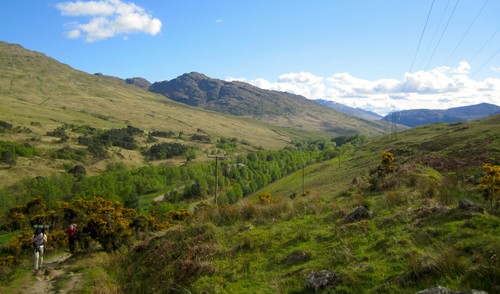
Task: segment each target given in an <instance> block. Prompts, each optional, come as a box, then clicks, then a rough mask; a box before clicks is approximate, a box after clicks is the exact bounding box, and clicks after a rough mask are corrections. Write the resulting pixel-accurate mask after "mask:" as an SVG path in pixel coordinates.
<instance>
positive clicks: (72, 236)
mask: <svg viewBox="0 0 500 294" xmlns="http://www.w3.org/2000/svg"><path fill="white" fill-rule="evenodd" d="M76 233H78V229H77V228H76V225H75V224H71V225H69V226H68V229H67V230H66V236H68V245H69V252H71V254H73V253H74V252H75V241H76V239H77V236H76Z"/></svg>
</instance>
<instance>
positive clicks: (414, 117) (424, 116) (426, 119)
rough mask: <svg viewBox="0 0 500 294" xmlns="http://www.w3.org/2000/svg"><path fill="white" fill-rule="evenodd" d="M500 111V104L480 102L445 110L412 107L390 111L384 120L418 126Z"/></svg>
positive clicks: (483, 116)
mask: <svg viewBox="0 0 500 294" xmlns="http://www.w3.org/2000/svg"><path fill="white" fill-rule="evenodd" d="M498 112H500V106H497V105H494V104H489V103H480V104H476V105H470V106H462V107H455V108H450V109H445V110H437V109H411V110H402V111H397V112H393V113H390V114H388V115H386V116H384V117H383V118H382V120H383V121H393V120H396V122H397V123H399V124H402V125H405V126H409V127H416V126H421V125H427V124H432V123H453V122H462V121H468V120H475V119H480V118H485V117H488V116H491V115H494V114H496V113H498Z"/></svg>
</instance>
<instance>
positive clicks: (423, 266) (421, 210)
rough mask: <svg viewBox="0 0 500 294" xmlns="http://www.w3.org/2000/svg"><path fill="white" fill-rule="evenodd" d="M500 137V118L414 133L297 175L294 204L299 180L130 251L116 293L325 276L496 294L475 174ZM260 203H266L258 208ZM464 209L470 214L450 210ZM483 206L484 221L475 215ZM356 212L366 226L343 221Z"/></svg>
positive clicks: (489, 221) (493, 214) (490, 236)
mask: <svg viewBox="0 0 500 294" xmlns="http://www.w3.org/2000/svg"><path fill="white" fill-rule="evenodd" d="M498 126H500V116H496V117H492V118H489V119H485V120H482V121H476V122H471V123H460V124H452V125H445V124H442V125H432V126H427V127H420V128H416V129H412V130H409V131H406V132H403V133H400V134H398V139H397V140H391V139H390V138H388V137H385V138H378V139H375V140H373V141H372V142H370V143H369V144H366V145H364V146H362V147H361V148H356V149H353V150H351V152H349V153H348V154H345V155H344V156H342V157H341V158H336V159H332V160H330V161H327V162H324V163H319V164H314V165H311V166H307V167H306V168H305V170H304V174H305V180H304V184H305V188H306V192H305V193H304V194H302V189H303V186H302V185H303V182H302V171H299V172H297V173H295V174H292V175H291V176H289V177H287V178H284V179H282V180H278V181H276V182H274V183H272V184H271V185H269V186H267V187H265V188H264V189H262V190H261V192H259V193H256V194H255V196H254V197H250V198H248V199H246V200H245V201H242V202H240V203H239V204H237V205H234V206H231V207H219V208H212V209H206V210H201V211H200V212H199V214H197V218H196V219H195V220H193V221H192V222H190V223H189V224H186V225H184V226H178V227H176V228H174V229H171V230H169V231H167V232H166V234H165V236H163V237H158V238H151V239H150V240H148V241H147V242H146V243H145V244H144V243H143V244H141V245H138V246H140V247H135V249H134V250H133V251H134V253H133V254H132V255H131V256H129V257H127V258H126V259H122V263H123V267H122V268H127V270H123V271H120V273H121V274H122V275H123V277H124V278H125V279H124V280H122V282H125V289H130V290H133V291H135V292H140V291H143V290H145V289H146V288H145V287H147V285H165V287H171V289H172V292H177V291H184V290H186V291H187V289H189V291H192V292H193V293H201V292H209V293H257V292H261V293H304V292H305V293H309V292H313V291H311V289H310V288H308V286H307V279H308V276H309V275H310V273H311V272H319V271H321V270H327V271H328V272H330V273H332V274H331V276H333V277H334V279H332V281H331V284H329V285H328V286H327V288H326V291H325V292H328V293H416V292H417V291H420V290H423V289H426V288H431V287H433V286H435V285H441V286H444V287H448V288H449V289H452V290H468V289H476V290H486V291H488V293H496V291H498V289H499V286H500V284H499V281H500V271H499V268H500V267H499V266H500V260H499V259H498V258H497V256H498V254H500V218H499V211H498V204H496V205H497V206H496V207H497V208H496V209H495V208H494V207H495V206H493V207H490V206H489V204H488V203H485V202H484V200H483V198H482V195H481V193H480V191H479V190H478V184H479V176H478V175H480V174H481V171H482V166H483V164H485V163H492V164H497V165H498V164H499V163H500V152H499V151H500V150H499V148H500V128H498ZM386 150H389V151H391V152H393V154H394V155H395V166H396V169H395V173H389V174H387V175H384V176H376V174H373V173H371V172H370V171H371V170H374V169H375V168H376V167H377V166H378V165H380V164H381V160H380V154H381V153H382V152H383V151H386ZM497 176H498V175H497ZM354 179H355V180H354ZM263 192H266V193H269V194H270V195H272V196H271V201H270V202H263V201H262V199H259V195H262V193H263ZM301 194H302V195H301ZM496 197H497V198H496V201H498V200H499V196H498V195H497V196H496ZM463 199H468V200H470V201H472V202H473V203H475V205H477V207H476V206H473V207H469V208H466V207H459V201H460V200H463ZM485 205H486V209H487V210H488V212H489V213H486V212H484V213H483V212H477V211H483V208H479V207H485ZM358 206H364V207H366V208H368V210H369V211H370V212H371V213H372V217H371V218H370V219H366V220H360V221H355V222H350V221H347V216H348V215H349V213H351V212H352V211H353V210H354V209H355V208H356V207H358ZM146 268H148V269H149V270H146ZM151 269H154V270H153V271H151ZM137 275H139V278H138V277H137ZM165 277H168V279H166V280H165ZM127 279H131V280H132V279H133V281H131V282H127ZM140 281H141V282H140Z"/></svg>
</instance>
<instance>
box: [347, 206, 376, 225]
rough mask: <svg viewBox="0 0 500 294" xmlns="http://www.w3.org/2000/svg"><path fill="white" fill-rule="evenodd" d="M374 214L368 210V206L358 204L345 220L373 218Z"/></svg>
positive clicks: (354, 220)
mask: <svg viewBox="0 0 500 294" xmlns="http://www.w3.org/2000/svg"><path fill="white" fill-rule="evenodd" d="M372 215H373V214H372V213H371V212H370V211H368V210H367V209H366V207H364V206H358V207H356V208H355V209H354V210H353V211H352V212H351V213H349V214H348V215H347V216H346V218H345V220H346V221H347V222H356V221H360V220H363V219H370V218H372Z"/></svg>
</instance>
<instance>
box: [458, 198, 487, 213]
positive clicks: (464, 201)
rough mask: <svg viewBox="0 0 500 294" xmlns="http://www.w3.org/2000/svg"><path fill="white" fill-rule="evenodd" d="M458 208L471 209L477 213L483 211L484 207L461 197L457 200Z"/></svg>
mask: <svg viewBox="0 0 500 294" xmlns="http://www.w3.org/2000/svg"><path fill="white" fill-rule="evenodd" d="M458 209H461V210H464V211H472V212H479V213H484V209H483V208H482V207H480V206H478V205H476V204H474V202H472V201H470V200H468V199H462V200H460V201H459V202H458Z"/></svg>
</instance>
